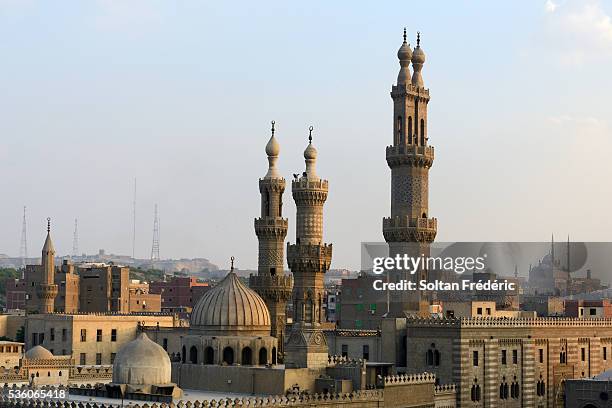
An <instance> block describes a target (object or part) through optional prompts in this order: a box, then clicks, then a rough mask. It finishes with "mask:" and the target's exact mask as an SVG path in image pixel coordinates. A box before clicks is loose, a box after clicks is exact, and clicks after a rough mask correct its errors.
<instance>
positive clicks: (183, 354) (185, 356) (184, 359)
mask: <svg viewBox="0 0 612 408" xmlns="http://www.w3.org/2000/svg"><path fill="white" fill-rule="evenodd" d="M181 351H182V352H181V362H182V363H186V362H187V349H186V348H185V346H183V349H182V350H181Z"/></svg>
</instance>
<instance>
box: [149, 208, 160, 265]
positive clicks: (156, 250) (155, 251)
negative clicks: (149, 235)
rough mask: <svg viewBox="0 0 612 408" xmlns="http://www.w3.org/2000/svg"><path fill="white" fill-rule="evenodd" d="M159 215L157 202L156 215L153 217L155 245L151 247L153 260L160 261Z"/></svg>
mask: <svg viewBox="0 0 612 408" xmlns="http://www.w3.org/2000/svg"><path fill="white" fill-rule="evenodd" d="M159 259H160V258H159V217H158V215H157V204H155V216H154V219H153V245H152V247H151V261H159Z"/></svg>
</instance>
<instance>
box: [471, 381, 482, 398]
mask: <svg viewBox="0 0 612 408" xmlns="http://www.w3.org/2000/svg"><path fill="white" fill-rule="evenodd" d="M470 396H471V399H472V401H473V402H478V401H480V385H479V384H478V379H476V378H474V384H472V390H471V392H470Z"/></svg>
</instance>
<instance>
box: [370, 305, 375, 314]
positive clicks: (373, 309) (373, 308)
mask: <svg viewBox="0 0 612 408" xmlns="http://www.w3.org/2000/svg"><path fill="white" fill-rule="evenodd" d="M370 310H371V311H373V312H375V311H376V303H372V304H370Z"/></svg>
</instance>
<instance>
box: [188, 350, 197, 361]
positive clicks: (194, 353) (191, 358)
mask: <svg viewBox="0 0 612 408" xmlns="http://www.w3.org/2000/svg"><path fill="white" fill-rule="evenodd" d="M189 362H190V363H191V364H198V349H197V348H196V346H191V348H190V349H189Z"/></svg>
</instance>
